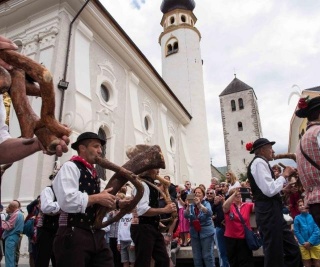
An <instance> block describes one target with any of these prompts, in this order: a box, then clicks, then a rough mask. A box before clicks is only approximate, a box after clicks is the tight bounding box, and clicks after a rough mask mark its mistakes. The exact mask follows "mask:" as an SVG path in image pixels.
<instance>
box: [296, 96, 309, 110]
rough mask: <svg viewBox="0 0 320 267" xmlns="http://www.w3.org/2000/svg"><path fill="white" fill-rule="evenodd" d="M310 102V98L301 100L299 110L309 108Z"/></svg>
mask: <svg viewBox="0 0 320 267" xmlns="http://www.w3.org/2000/svg"><path fill="white" fill-rule="evenodd" d="M308 102H309V96H307V97H303V98H300V99H299V102H298V108H299V109H304V108H306V107H308Z"/></svg>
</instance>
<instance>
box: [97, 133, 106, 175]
mask: <svg viewBox="0 0 320 267" xmlns="http://www.w3.org/2000/svg"><path fill="white" fill-rule="evenodd" d="M98 136H99V137H100V138H101V139H103V140H106V141H107V135H106V133H105V131H104V130H103V129H102V128H100V129H99V131H98ZM106 147H107V143H106V144H105V145H104V146H103V147H102V154H101V157H102V158H105V157H106ZM96 170H97V174H98V177H99V178H101V179H102V180H104V181H105V180H106V178H107V177H106V169H105V168H102V167H100V165H98V164H97V165H96Z"/></svg>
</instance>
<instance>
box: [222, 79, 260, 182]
mask: <svg viewBox="0 0 320 267" xmlns="http://www.w3.org/2000/svg"><path fill="white" fill-rule="evenodd" d="M219 97H220V108H221V117H222V124H223V135H224V143H225V151H226V159H227V168H228V170H229V171H232V172H234V173H235V174H237V175H238V177H239V175H240V174H246V172H247V166H248V164H249V163H250V161H251V160H252V158H253V155H251V154H250V153H249V152H248V151H247V150H246V143H248V142H253V141H255V140H256V139H257V138H259V137H261V136H262V130H261V123H260V116H259V110H258V104H257V97H256V94H255V92H254V90H253V88H252V87H250V86H249V85H247V84H245V83H244V82H242V81H240V80H239V79H237V78H236V77H235V78H234V79H233V81H232V82H231V83H230V84H229V85H228V86H227V87H226V89H224V90H223V91H222V93H221V94H220V96H219Z"/></svg>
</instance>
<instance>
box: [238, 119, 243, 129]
mask: <svg viewBox="0 0 320 267" xmlns="http://www.w3.org/2000/svg"><path fill="white" fill-rule="evenodd" d="M238 131H243V126H242V122H241V121H239V122H238Z"/></svg>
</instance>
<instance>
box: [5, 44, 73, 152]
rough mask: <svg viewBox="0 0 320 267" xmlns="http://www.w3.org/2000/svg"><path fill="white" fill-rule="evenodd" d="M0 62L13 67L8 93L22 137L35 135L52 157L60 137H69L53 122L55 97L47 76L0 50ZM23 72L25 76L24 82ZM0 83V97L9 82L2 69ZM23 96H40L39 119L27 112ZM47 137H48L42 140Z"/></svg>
mask: <svg viewBox="0 0 320 267" xmlns="http://www.w3.org/2000/svg"><path fill="white" fill-rule="evenodd" d="M0 58H1V59H3V60H4V61H6V62H8V63H9V64H10V65H12V66H13V67H14V69H13V70H12V71H10V75H11V78H12V79H11V80H12V81H11V82H10V86H11V88H10V90H9V91H8V93H9V95H10V97H11V99H12V102H13V103H14V104H13V105H14V108H15V110H16V113H17V115H18V113H19V114H20V115H18V120H19V124H20V128H21V132H22V137H29V138H30V137H33V135H34V134H35V135H36V136H37V137H38V138H39V140H40V142H41V143H42V145H43V146H44V147H45V148H46V150H47V151H48V152H49V153H55V147H56V145H57V144H58V143H59V140H60V139H61V138H62V136H64V135H66V136H70V134H71V130H70V129H69V128H68V127H66V126H64V125H62V124H61V123H59V122H58V121H57V120H56V119H55V116H54V112H55V95H54V87H53V79H52V76H51V74H50V72H49V71H48V70H47V69H46V68H45V67H44V66H42V65H41V64H39V63H37V62H36V61H34V60H32V59H31V58H29V57H27V56H24V55H22V54H20V53H18V52H16V51H12V50H0ZM24 72H25V73H26V74H27V75H28V77H27V80H26V78H25V74H24ZM15 79H16V81H15ZM30 80H31V81H30ZM32 80H33V81H35V82H37V84H36V83H33V82H32ZM0 81H1V82H0V93H4V92H5V91H6V90H7V87H8V81H9V79H8V75H7V73H6V71H3V68H2V69H1V68H0ZM10 86H9V87H10ZM27 95H32V96H41V98H42V105H41V115H40V118H39V117H38V116H37V115H36V114H35V113H34V112H33V110H32V109H31V106H30V104H29V100H28V98H27ZM17 110H18V112H17ZM21 114H24V116H25V117H26V118H23V116H22V115H21ZM19 116H20V118H19ZM48 134H49V136H46V135H48Z"/></svg>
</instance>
